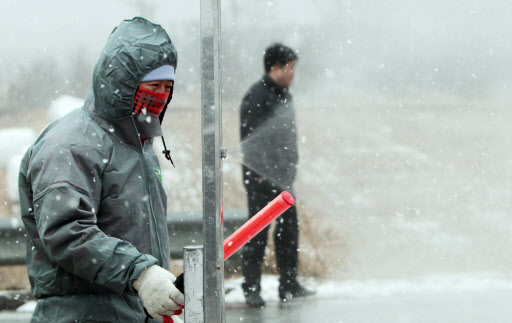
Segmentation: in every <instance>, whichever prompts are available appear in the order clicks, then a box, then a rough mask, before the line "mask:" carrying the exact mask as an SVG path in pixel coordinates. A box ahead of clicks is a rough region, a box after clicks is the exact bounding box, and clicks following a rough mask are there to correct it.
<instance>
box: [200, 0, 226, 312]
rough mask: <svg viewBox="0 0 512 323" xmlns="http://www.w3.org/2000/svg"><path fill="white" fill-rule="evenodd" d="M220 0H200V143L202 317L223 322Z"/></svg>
mask: <svg viewBox="0 0 512 323" xmlns="http://www.w3.org/2000/svg"><path fill="white" fill-rule="evenodd" d="M221 120H222V118H221V71H220V1H219V0H201V121H202V145H203V237H204V240H203V242H204V250H203V259H204V271H203V273H204V275H203V290H204V304H203V306H204V317H205V319H206V318H207V319H208V322H225V317H224V250H223V240H224V237H223V232H222V221H221V204H222V188H221V182H222V177H221V158H220V144H221Z"/></svg>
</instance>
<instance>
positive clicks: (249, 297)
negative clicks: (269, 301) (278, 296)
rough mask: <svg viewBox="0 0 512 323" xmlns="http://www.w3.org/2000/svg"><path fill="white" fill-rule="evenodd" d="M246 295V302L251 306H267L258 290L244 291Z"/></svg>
mask: <svg viewBox="0 0 512 323" xmlns="http://www.w3.org/2000/svg"><path fill="white" fill-rule="evenodd" d="M244 295H245V303H246V304H247V305H248V306H250V307H263V306H265V301H264V300H263V298H261V295H260V293H259V291H258V292H253V291H249V292H244Z"/></svg>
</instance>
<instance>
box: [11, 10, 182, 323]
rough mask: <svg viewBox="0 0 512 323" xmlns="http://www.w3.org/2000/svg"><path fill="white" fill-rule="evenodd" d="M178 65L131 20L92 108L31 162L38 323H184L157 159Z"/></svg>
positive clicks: (107, 61) (98, 76)
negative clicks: (156, 142)
mask: <svg viewBox="0 0 512 323" xmlns="http://www.w3.org/2000/svg"><path fill="white" fill-rule="evenodd" d="M176 64H177V53H176V49H175V48H174V45H173V44H172V42H171V39H170V38H169V36H168V35H167V33H166V32H165V30H164V29H162V27H160V26H159V25H155V24H153V23H151V22H149V21H147V20H145V19H143V18H140V17H136V18H133V19H131V20H125V21H123V22H122V23H121V24H120V25H119V26H118V27H117V28H115V29H114V31H113V32H112V34H111V35H110V37H109V39H108V42H107V44H106V46H105V48H104V50H103V51H102V53H101V56H100V59H99V61H98V63H97V64H96V67H95V69H94V74H93V83H92V87H91V90H90V91H89V94H88V96H87V98H86V103H85V105H84V107H83V108H82V109H77V110H74V111H73V112H71V113H69V114H68V115H66V116H64V117H63V118H61V119H59V120H57V121H56V122H54V123H52V124H51V125H50V126H48V128H46V129H45V130H44V131H43V133H42V135H41V136H40V137H39V138H38V139H37V141H36V142H35V143H34V144H33V145H32V146H31V147H30V148H29V149H28V151H27V153H26V154H25V156H24V158H23V161H22V163H21V167H20V177H19V189H20V203H21V215H22V219H23V223H24V224H25V227H26V229H27V233H28V250H27V269H28V275H29V278H30V283H31V286H32V292H33V294H34V296H35V297H36V298H37V299H38V302H37V306H36V308H35V311H34V314H33V316H32V320H31V322H155V321H159V322H163V321H164V316H169V317H172V319H170V320H166V321H168V322H170V321H172V320H174V322H181V321H180V319H179V318H178V317H177V316H176V315H178V314H180V313H181V312H182V308H183V304H184V297H183V294H182V293H181V292H179V291H178V290H177V289H176V288H175V287H174V284H173V282H174V280H175V277H174V276H173V275H172V274H171V273H170V271H169V269H170V247H169V239H168V232H167V223H166V213H167V212H166V211H167V210H166V209H167V201H166V195H165V192H164V189H163V187H162V183H161V177H160V166H159V163H158V159H157V157H156V155H155V154H154V152H153V140H154V137H158V136H161V135H162V131H161V128H160V124H161V122H162V119H163V116H164V114H165V110H166V108H167V105H168V104H169V102H170V100H171V97H172V89H173V84H174V71H175V69H176ZM164 153H166V157H168V159H170V152H169V151H168V150H167V149H166V150H165V151H164Z"/></svg>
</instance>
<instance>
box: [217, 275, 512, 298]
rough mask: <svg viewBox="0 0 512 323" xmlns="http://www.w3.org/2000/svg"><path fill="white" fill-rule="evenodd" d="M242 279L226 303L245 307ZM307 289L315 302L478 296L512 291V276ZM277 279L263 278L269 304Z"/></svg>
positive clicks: (319, 283) (230, 283) (230, 285)
mask: <svg viewBox="0 0 512 323" xmlns="http://www.w3.org/2000/svg"><path fill="white" fill-rule="evenodd" d="M242 280H243V278H241V277H240V278H234V279H227V280H226V281H225V286H226V290H228V289H233V290H232V291H231V292H229V293H228V294H227V295H226V298H225V302H226V303H227V304H229V303H244V302H245V298H244V294H243V291H242V288H241V284H242ZM301 283H302V284H303V285H304V286H305V287H306V288H308V289H311V290H316V292H317V294H316V296H314V297H315V298H320V299H335V298H339V297H343V298H353V299H356V298H372V297H380V296H397V295H410V294H432V293H439V292H469V293H471V292H479V291H489V290H493V291H496V290H501V291H512V276H510V277H503V278H498V277H494V276H493V275H492V274H471V275H470V274H467V275H464V274H460V275H436V276H426V277H422V278H417V279H404V280H400V279H390V280H345V281H336V280H315V279H313V278H309V279H304V280H301ZM278 287H279V278H278V276H272V275H263V276H262V278H261V297H263V299H264V300H265V301H267V302H277V301H279V296H278V291H277V290H278Z"/></svg>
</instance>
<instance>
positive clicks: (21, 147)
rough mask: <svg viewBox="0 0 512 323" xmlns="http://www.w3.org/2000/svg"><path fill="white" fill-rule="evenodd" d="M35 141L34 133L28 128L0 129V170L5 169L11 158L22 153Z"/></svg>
mask: <svg viewBox="0 0 512 323" xmlns="http://www.w3.org/2000/svg"><path fill="white" fill-rule="evenodd" d="M35 140H36V133H35V131H34V130H32V129H30V128H5V129H0V151H1V152H2V153H1V154H0V168H2V169H6V168H7V166H8V165H9V161H10V160H11V157H13V156H14V155H17V154H21V153H24V152H25V151H26V150H27V148H28V147H29V146H30V145H31V144H32V143H33V142H34V141H35ZM18 166H19V165H18Z"/></svg>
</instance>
